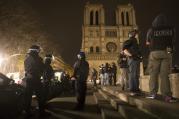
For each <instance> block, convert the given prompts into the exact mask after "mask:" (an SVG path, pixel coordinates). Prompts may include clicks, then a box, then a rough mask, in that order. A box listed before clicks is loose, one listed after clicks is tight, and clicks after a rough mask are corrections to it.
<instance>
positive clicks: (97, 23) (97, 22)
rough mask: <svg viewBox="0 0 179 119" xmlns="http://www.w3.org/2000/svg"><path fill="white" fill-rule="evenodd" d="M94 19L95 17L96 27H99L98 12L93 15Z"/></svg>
mask: <svg viewBox="0 0 179 119" xmlns="http://www.w3.org/2000/svg"><path fill="white" fill-rule="evenodd" d="M95 17H96V19H95V20H96V25H99V12H98V11H96V13H95Z"/></svg>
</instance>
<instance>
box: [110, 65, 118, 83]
mask: <svg viewBox="0 0 179 119" xmlns="http://www.w3.org/2000/svg"><path fill="white" fill-rule="evenodd" d="M116 74H117V67H116V64H115V63H114V62H113V63H112V66H111V76H112V81H113V85H114V86H115V85H116Z"/></svg>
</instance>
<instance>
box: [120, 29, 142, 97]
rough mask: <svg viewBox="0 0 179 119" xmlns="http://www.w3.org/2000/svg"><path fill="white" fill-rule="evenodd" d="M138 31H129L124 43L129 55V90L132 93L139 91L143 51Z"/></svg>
mask: <svg viewBox="0 0 179 119" xmlns="http://www.w3.org/2000/svg"><path fill="white" fill-rule="evenodd" d="M135 36H136V31H135V30H134V31H131V32H129V39H128V40H127V41H125V42H124V44H123V51H124V54H125V55H126V56H127V57H128V66H129V73H128V76H129V91H130V92H131V95H136V94H138V93H139V91H140V90H139V76H140V60H141V53H140V49H139V44H138V41H137V39H136V38H135Z"/></svg>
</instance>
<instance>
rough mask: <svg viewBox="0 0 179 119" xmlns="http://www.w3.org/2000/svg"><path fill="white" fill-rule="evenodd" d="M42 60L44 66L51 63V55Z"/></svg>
mask: <svg viewBox="0 0 179 119" xmlns="http://www.w3.org/2000/svg"><path fill="white" fill-rule="evenodd" d="M44 60H45V63H46V64H50V63H51V61H52V60H53V55H52V54H46V55H45V59H44Z"/></svg>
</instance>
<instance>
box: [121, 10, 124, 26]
mask: <svg viewBox="0 0 179 119" xmlns="http://www.w3.org/2000/svg"><path fill="white" fill-rule="evenodd" d="M121 21H122V25H124V12H122V13H121Z"/></svg>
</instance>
